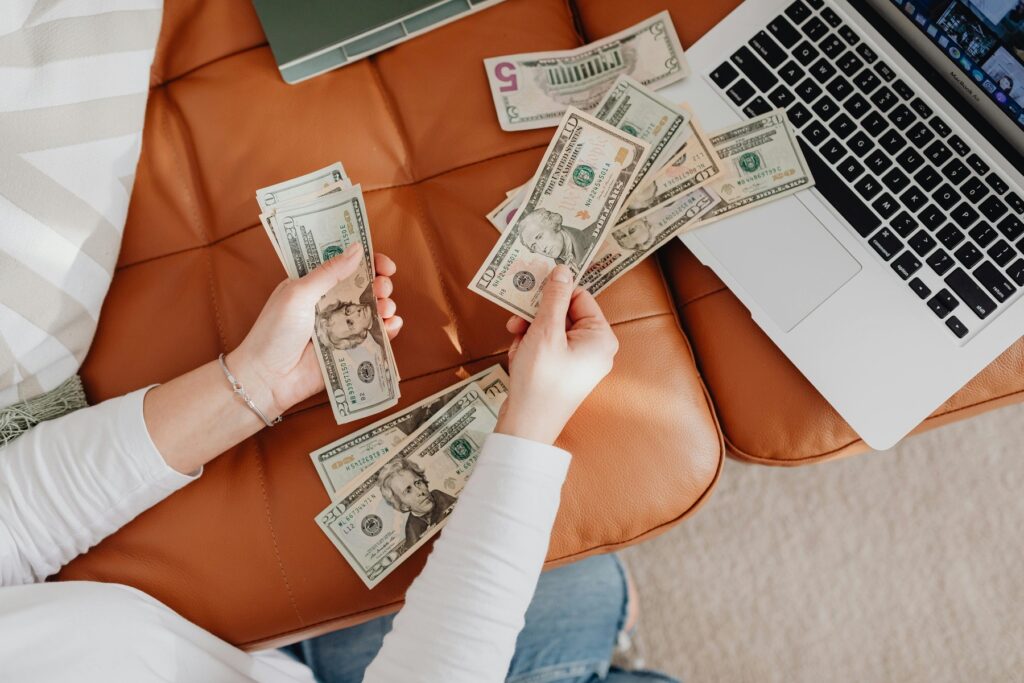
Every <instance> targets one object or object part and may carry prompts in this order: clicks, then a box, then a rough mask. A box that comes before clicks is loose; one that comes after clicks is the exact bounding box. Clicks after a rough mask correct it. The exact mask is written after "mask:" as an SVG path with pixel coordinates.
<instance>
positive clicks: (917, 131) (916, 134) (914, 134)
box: [897, 121, 935, 149]
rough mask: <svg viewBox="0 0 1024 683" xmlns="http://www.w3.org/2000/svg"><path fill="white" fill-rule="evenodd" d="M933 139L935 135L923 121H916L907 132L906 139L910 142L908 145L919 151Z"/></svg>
mask: <svg viewBox="0 0 1024 683" xmlns="http://www.w3.org/2000/svg"><path fill="white" fill-rule="evenodd" d="M897 125H899V124H897ZM934 137H935V133H933V132H932V129H931V128H929V127H928V126H926V125H925V124H924V122H923V121H918V122H917V123H915V124H914V125H913V126H911V127H910V130H908V131H907V139H908V140H910V144H912V145H914V146H915V147H917V148H919V149H920V148H922V147H924V146H925V145H927V144H928V143H929V142H931V139H932V138H934Z"/></svg>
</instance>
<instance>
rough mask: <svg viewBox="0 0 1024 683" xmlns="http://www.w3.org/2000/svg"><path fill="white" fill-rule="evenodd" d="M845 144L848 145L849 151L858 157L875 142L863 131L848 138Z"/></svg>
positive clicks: (866, 151)
mask: <svg viewBox="0 0 1024 683" xmlns="http://www.w3.org/2000/svg"><path fill="white" fill-rule="evenodd" d="M846 144H848V145H849V146H850V151H851V152H853V153H854V154H856V155H857V156H859V157H863V156H864V155H865V154H867V153H868V152H870V151H871V149H872V148H873V147H874V146H875V143H874V142H872V141H871V138H869V137H868V136H867V135H865V134H864V132H863V131H861V132H859V133H857V134H856V135H854V136H853V137H852V138H850V140H849V141H848V142H847V143H846Z"/></svg>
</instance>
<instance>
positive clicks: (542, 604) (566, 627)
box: [285, 555, 676, 683]
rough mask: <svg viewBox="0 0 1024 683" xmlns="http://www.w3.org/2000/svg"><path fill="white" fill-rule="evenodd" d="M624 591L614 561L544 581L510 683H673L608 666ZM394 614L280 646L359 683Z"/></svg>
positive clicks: (339, 682) (337, 681)
mask: <svg viewBox="0 0 1024 683" xmlns="http://www.w3.org/2000/svg"><path fill="white" fill-rule="evenodd" d="M627 596H628V593H627V590H626V580H625V574H624V573H623V570H622V565H620V564H619V560H618V558H617V557H615V556H614V555H601V556H598V557H591V558H589V559H586V560H582V561H580V562H577V563H575V564H571V565H568V566H565V567H560V568H558V569H552V570H551V571H549V572H545V573H544V574H542V575H541V577H540V581H539V582H538V584H537V592H536V593H535V594H534V596H533V601H532V602H531V603H530V607H529V609H528V610H527V611H526V625H525V626H524V627H523V630H522V632H521V633H520V634H519V639H518V640H517V641H516V652H515V655H514V656H513V658H512V664H511V666H510V667H509V672H508V678H507V679H506V680H507V683H591V682H592V681H606V682H607V683H628V682H633V683H636V682H639V681H659V682H661V683H676V682H675V681H674V679H671V678H669V677H667V676H664V675H662V674H658V673H653V672H648V671H622V670H621V669H617V668H615V667H613V666H611V657H612V650H613V648H614V646H615V641H616V638H617V637H618V634H619V631H620V630H621V629H622V627H623V625H624V624H625V621H626V614H627V607H628V606H627ZM392 619H393V616H386V617H380V618H379V619H374V620H373V621H368V622H366V623H364V624H360V625H359V626H353V627H352V628H347V629H344V630H341V631H335V632H334V633H328V634H327V635H323V636H320V637H318V638H310V639H309V640H305V641H303V642H301V643H296V644H295V645H291V646H289V647H287V648H285V652H287V653H288V654H290V655H291V656H293V657H295V658H296V659H298V660H300V661H302V662H305V663H306V664H307V665H309V667H310V668H311V669H312V670H313V674H314V675H315V676H316V679H317V680H318V681H320V682H321V683H359V682H360V681H362V680H363V672H364V671H366V667H367V666H369V665H370V662H371V661H372V660H373V658H374V657H375V656H376V655H377V651H378V650H379V649H380V646H381V642H382V641H383V639H384V635H385V634H386V633H387V632H388V631H390V630H391V621H392Z"/></svg>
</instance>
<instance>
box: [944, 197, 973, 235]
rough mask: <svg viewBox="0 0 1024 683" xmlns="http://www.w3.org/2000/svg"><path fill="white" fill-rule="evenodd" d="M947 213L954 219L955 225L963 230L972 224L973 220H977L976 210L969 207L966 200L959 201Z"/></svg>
mask: <svg viewBox="0 0 1024 683" xmlns="http://www.w3.org/2000/svg"><path fill="white" fill-rule="evenodd" d="M949 215H950V217H951V218H952V219H953V220H954V221H956V223H957V225H959V226H960V227H961V228H963V229H965V230H966V229H967V228H969V227H971V226H972V225H974V221H976V220H978V212H977V211H975V210H974V209H973V208H971V206H970V205H969V204H968V203H967V202H960V204H958V205H957V207H956V208H955V209H953V211H952V212H950V214H949Z"/></svg>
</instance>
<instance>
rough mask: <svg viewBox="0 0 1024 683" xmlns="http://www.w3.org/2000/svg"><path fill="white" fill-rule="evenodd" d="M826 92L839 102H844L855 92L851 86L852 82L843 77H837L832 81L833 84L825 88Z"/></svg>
mask: <svg viewBox="0 0 1024 683" xmlns="http://www.w3.org/2000/svg"><path fill="white" fill-rule="evenodd" d="M825 90H827V91H828V94H829V95H831V96H832V97H834V98H835V99H836V100H837V101H839V102H842V101H843V100H844V99H846V98H847V96H849V94H850V93H852V92H853V86H852V85H850V81H848V80H846V79H845V78H843V77H842V76H836V77H835V78H833V79H832V82H830V83H829V84H828V85H826V86H825Z"/></svg>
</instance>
